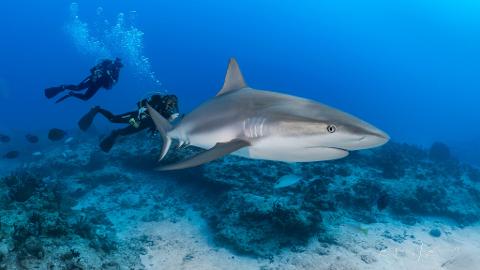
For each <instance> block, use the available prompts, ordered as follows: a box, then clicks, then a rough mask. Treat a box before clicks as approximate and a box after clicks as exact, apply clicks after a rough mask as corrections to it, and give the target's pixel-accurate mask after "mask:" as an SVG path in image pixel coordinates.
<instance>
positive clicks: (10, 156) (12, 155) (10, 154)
mask: <svg viewBox="0 0 480 270" xmlns="http://www.w3.org/2000/svg"><path fill="white" fill-rule="evenodd" d="M19 155H20V152H18V151H16V150H13V151H10V152H7V153H6V154H5V155H3V157H4V158H7V159H15V158H17V157H18V156H19Z"/></svg>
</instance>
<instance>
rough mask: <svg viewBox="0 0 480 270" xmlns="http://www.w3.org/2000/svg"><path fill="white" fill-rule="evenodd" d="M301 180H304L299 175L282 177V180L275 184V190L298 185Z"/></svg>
mask: <svg viewBox="0 0 480 270" xmlns="http://www.w3.org/2000/svg"><path fill="white" fill-rule="evenodd" d="M300 180H302V178H301V177H300V176H298V175H294V174H287V175H284V176H282V177H280V179H278V180H277V183H275V185H274V186H273V188H275V189H277V188H284V187H289V186H292V185H295V184H297V183H298V182H299V181H300Z"/></svg>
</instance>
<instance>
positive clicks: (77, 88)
mask: <svg viewBox="0 0 480 270" xmlns="http://www.w3.org/2000/svg"><path fill="white" fill-rule="evenodd" d="M60 87H62V88H63V89H64V90H65V89H66V90H72V91H82V90H83V89H87V88H89V87H90V77H87V78H85V79H84V80H83V81H81V82H80V83H79V84H65V85H62V86H60Z"/></svg>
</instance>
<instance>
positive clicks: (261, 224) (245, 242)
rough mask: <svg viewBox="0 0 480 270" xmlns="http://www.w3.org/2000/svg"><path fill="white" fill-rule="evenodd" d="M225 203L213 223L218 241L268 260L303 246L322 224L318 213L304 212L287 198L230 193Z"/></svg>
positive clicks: (299, 204)
mask: <svg viewBox="0 0 480 270" xmlns="http://www.w3.org/2000/svg"><path fill="white" fill-rule="evenodd" d="M225 199H226V201H225V202H224V203H223V204H220V205H223V207H221V208H220V209H219V211H216V212H213V213H211V214H212V216H210V223H211V224H212V225H213V226H214V229H215V236H216V238H217V239H218V240H219V241H221V242H223V243H225V244H228V245H229V246H231V247H233V248H234V249H235V250H237V251H239V252H242V253H249V254H256V255H258V256H268V255H269V254H272V253H276V252H278V251H279V250H280V249H281V248H282V247H285V246H295V245H304V244H306V242H307V241H308V239H309V238H310V237H311V236H312V235H313V234H314V233H315V232H317V231H318V228H319V224H320V222H321V216H320V213H319V212H317V213H316V214H314V213H312V212H310V211H305V210H304V209H303V207H302V204H301V203H299V202H295V201H293V200H289V199H288V198H284V199H279V198H275V197H260V196H257V195H254V194H243V195H239V194H232V193H231V194H229V196H227V198H225ZM219 214H220V215H219Z"/></svg>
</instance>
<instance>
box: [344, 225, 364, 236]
mask: <svg viewBox="0 0 480 270" xmlns="http://www.w3.org/2000/svg"><path fill="white" fill-rule="evenodd" d="M345 227H347V228H348V229H350V230H352V231H354V232H356V233H362V234H364V235H368V228H367V227H366V226H362V224H357V223H345Z"/></svg>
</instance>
